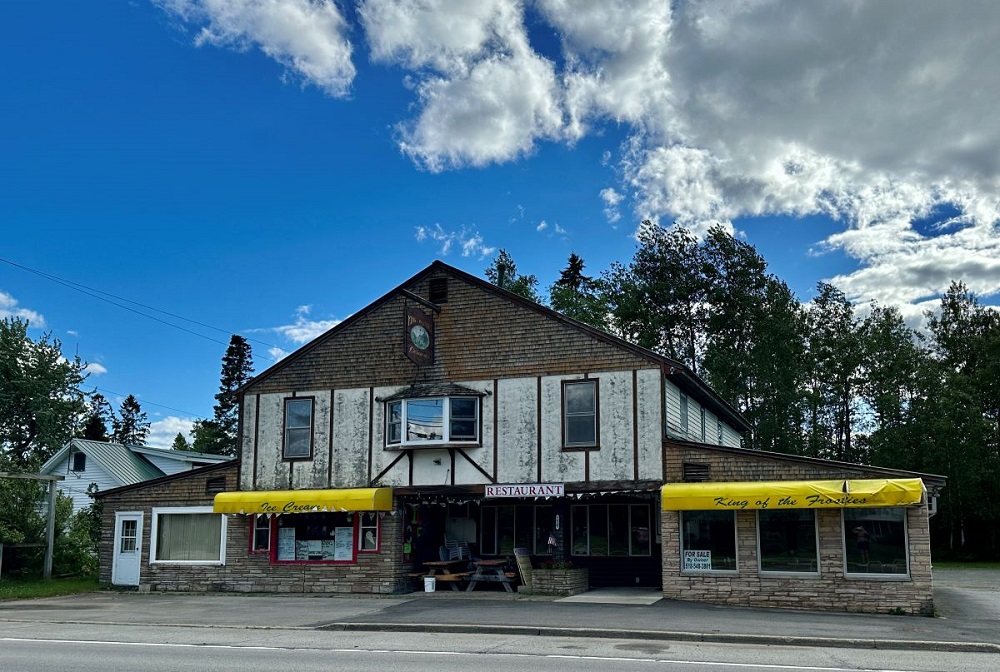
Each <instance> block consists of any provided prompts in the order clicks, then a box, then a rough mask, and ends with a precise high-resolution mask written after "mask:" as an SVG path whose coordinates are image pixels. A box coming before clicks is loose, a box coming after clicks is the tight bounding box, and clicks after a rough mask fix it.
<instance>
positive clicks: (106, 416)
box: [80, 389, 114, 441]
mask: <svg viewBox="0 0 1000 672" xmlns="http://www.w3.org/2000/svg"><path fill="white" fill-rule="evenodd" d="M113 422H114V411H113V410H112V409H111V404H109V403H108V400H107V399H106V398H105V397H104V395H103V394H101V393H100V392H98V391H97V390H96V389H95V390H94V391H93V392H92V393H91V394H90V402H89V403H88V410H87V417H86V420H84V424H83V428H82V430H81V431H80V438H83V439H89V440H91V441H108V440H109V439H110V438H111V437H110V435H109V434H108V427H109V426H110V425H112V424H113Z"/></svg>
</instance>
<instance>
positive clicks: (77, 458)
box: [73, 453, 87, 471]
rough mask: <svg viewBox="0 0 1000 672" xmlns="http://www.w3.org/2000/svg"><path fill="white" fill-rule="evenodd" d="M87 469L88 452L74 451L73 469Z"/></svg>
mask: <svg viewBox="0 0 1000 672" xmlns="http://www.w3.org/2000/svg"><path fill="white" fill-rule="evenodd" d="M86 470H87V454H86V453H73V471H86Z"/></svg>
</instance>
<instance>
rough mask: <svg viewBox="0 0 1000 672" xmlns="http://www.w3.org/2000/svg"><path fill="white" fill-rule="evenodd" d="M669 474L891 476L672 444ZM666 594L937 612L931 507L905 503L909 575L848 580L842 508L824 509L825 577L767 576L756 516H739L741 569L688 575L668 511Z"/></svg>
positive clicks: (820, 512)
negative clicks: (697, 468) (686, 467)
mask: <svg viewBox="0 0 1000 672" xmlns="http://www.w3.org/2000/svg"><path fill="white" fill-rule="evenodd" d="M666 454H667V473H668V482H669V481H670V480H673V481H680V480H681V474H682V473H683V472H682V465H683V464H684V463H685V462H695V463H699V464H703V465H704V464H707V465H709V469H710V474H711V476H710V479H709V480H711V481H734V480H746V481H754V480H811V479H826V478H887V477H891V476H887V474H886V473H884V472H872V473H866V472H865V470H864V468H863V467H859V468H858V469H856V470H855V469H845V468H844V467H843V465H838V464H836V463H833V464H830V465H829V466H826V467H824V465H823V464H821V463H820V461H819V460H816V461H810V462H802V461H795V460H794V459H787V458H781V457H778V456H774V455H772V454H767V453H764V454H759V453H758V454H754V453H753V452H752V451H738V450H715V449H711V448H693V447H689V446H677V445H668V446H667V450H666ZM661 515H662V520H661V523H662V525H661V531H662V535H663V595H664V597H667V598H671V599H677V600H687V601H693V602H707V603H713V604H731V605H743V606H752V607H781V608H788V609H818V610H825V611H846V612H867V613H890V612H892V613H898V612H903V613H907V614H920V615H928V616H929V615H933V613H934V597H933V586H932V583H931V552H930V526H929V521H928V516H927V507H926V506H919V507H907V508H906V530H907V538H908V540H909V574H908V575H906V576H903V577H900V576H896V575H889V574H887V575H885V576H884V577H880V576H879V577H871V576H865V577H860V576H859V577H854V576H852V577H848V576H847V575H846V574H845V571H844V541H843V539H844V534H843V524H842V522H841V521H842V516H841V511H840V510H839V509H817V510H816V515H817V523H818V534H819V538H818V545H819V549H818V551H819V575H818V576H817V575H815V574H810V575H805V576H801V577H789V576H788V575H784V576H781V577H778V576H774V577H772V576H767V575H766V574H760V573H759V572H758V562H757V561H758V558H757V515H756V512H754V511H739V512H737V514H736V535H737V536H736V543H737V548H736V555H737V571H736V574H735V575H734V574H726V573H720V572H697V573H696V572H687V573H682V572H681V557H680V556H681V554H680V550H681V527H680V513H679V512H677V511H663V512H661Z"/></svg>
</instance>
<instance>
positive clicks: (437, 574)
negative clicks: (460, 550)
mask: <svg viewBox="0 0 1000 672" xmlns="http://www.w3.org/2000/svg"><path fill="white" fill-rule="evenodd" d="M468 565H469V561H468V560H432V561H430V562H425V563H424V567H426V568H427V576H433V577H434V578H435V579H436V580H437V581H438V582H441V583H447V584H448V585H449V586H451V589H452V590H459V587H458V584H459V583H460V582H462V581H464V580H465V579H466V578H467V577H468V576H469V574H470V572H459V571H455V570H456V569H461V568H463V567H467V566H468Z"/></svg>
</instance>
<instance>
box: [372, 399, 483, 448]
mask: <svg viewBox="0 0 1000 672" xmlns="http://www.w3.org/2000/svg"><path fill="white" fill-rule="evenodd" d="M385 442H386V445H388V446H394V445H396V446H398V445H403V446H413V445H426V444H438V443H478V442H479V398H478V397H428V398H420V399H398V400H396V401H390V402H388V403H386V413H385Z"/></svg>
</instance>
